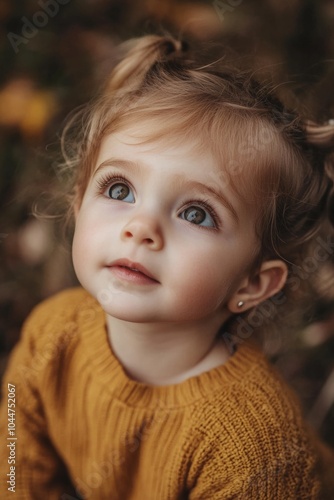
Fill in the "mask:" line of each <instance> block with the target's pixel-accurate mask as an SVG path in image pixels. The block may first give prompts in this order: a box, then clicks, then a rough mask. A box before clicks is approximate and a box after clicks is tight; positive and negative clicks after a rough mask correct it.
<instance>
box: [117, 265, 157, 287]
mask: <svg viewBox="0 0 334 500" xmlns="http://www.w3.org/2000/svg"><path fill="white" fill-rule="evenodd" d="M108 268H109V269H110V270H111V271H112V272H113V273H114V274H116V275H117V276H118V277H120V278H122V279H125V280H126V281H132V282H135V283H138V284H153V283H155V284H156V283H159V281H158V280H157V279H156V278H155V277H154V276H153V275H152V274H151V273H150V272H149V271H148V270H147V269H146V268H145V267H144V266H142V265H141V264H138V263H137V262H131V261H129V260H127V259H119V260H116V261H114V262H112V263H111V264H109V265H108Z"/></svg>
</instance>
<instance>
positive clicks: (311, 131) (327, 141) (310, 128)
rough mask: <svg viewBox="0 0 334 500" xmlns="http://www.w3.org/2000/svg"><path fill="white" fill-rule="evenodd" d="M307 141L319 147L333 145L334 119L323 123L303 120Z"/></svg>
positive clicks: (330, 146)
mask: <svg viewBox="0 0 334 500" xmlns="http://www.w3.org/2000/svg"><path fill="white" fill-rule="evenodd" d="M305 132H306V137H307V141H308V142H309V143H310V144H312V146H316V147H319V148H332V147H333V146H334V120H328V122H327V123H325V124H323V125H318V124H317V123H315V122H313V121H310V120H308V121H306V122H305Z"/></svg>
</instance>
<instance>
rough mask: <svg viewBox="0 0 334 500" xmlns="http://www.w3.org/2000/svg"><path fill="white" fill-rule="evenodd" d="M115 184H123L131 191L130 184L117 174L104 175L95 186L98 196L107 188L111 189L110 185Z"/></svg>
mask: <svg viewBox="0 0 334 500" xmlns="http://www.w3.org/2000/svg"><path fill="white" fill-rule="evenodd" d="M115 182H124V184H127V185H128V186H129V187H130V188H131V189H133V187H132V185H131V183H130V182H129V181H128V180H127V179H126V178H125V177H123V176H122V175H119V174H114V175H113V174H106V175H104V176H103V177H102V178H101V179H99V180H98V181H97V186H98V194H103V193H104V191H105V190H106V189H107V188H108V187H111V185H112V184H114V183H115Z"/></svg>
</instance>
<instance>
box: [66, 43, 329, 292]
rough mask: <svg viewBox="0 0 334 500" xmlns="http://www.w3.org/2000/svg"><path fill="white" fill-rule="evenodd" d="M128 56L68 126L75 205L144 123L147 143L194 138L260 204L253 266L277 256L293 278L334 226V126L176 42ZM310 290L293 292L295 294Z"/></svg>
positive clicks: (142, 47)
mask: <svg viewBox="0 0 334 500" xmlns="http://www.w3.org/2000/svg"><path fill="white" fill-rule="evenodd" d="M120 53H121V55H122V58H121V60H120V62H119V63H118V64H117V65H116V67H115V68H114V70H113V72H112V73H111V75H110V77H109V79H108V81H107V83H106V85H105V87H104V89H103V92H102V93H101V95H99V96H98V97H97V98H96V99H95V100H94V101H93V102H92V103H90V104H89V105H87V106H85V107H84V108H82V109H81V110H79V112H77V113H76V114H75V115H74V117H72V118H71V119H70V121H69V123H68V125H67V127H66V128H65V130H64V134H63V137H62V146H63V153H64V156H65V160H66V164H67V166H68V167H69V168H70V169H71V171H73V189H72V195H73V197H72V204H73V203H74V202H76V203H80V201H81V199H82V197H83V195H84V192H85V189H86V186H87V183H88V182H89V179H90V177H91V175H92V171H93V169H94V167H95V162H96V158H97V153H98V151H99V148H100V145H101V141H102V140H103V138H104V137H105V136H106V135H108V134H110V133H113V132H115V131H118V130H122V129H124V128H126V127H128V126H131V125H132V124H134V123H143V124H144V125H143V131H142V134H141V136H140V137H138V139H140V140H141V142H145V143H153V142H154V141H156V140H159V139H161V140H163V141H164V142H166V141H170V142H171V143H173V142H178V141H180V142H184V141H187V140H189V141H192V142H193V143H194V144H195V147H196V148H198V150H199V151H206V152H207V151H208V150H209V151H211V152H212V154H213V155H215V157H216V158H217V159H218V161H219V165H221V179H222V182H223V183H227V184H228V185H229V186H230V187H231V188H232V189H234V190H235V191H236V192H237V193H238V194H239V195H240V196H242V197H243V199H244V200H245V201H246V202H247V203H255V202H256V204H257V206H258V220H257V226H256V231H257V235H258V237H259V241H260V252H259V254H258V255H257V259H256V261H255V262H254V268H256V266H257V265H258V264H259V263H260V262H261V261H262V260H263V259H271V258H277V257H279V258H281V259H284V260H285V261H286V262H287V264H288V266H289V268H290V273H291V271H292V270H293V269H294V266H300V264H301V263H302V262H303V260H305V259H306V258H307V257H308V256H309V255H310V252H311V251H312V245H313V246H314V241H315V238H316V236H317V235H318V234H320V231H321V228H322V227H323V226H324V224H326V221H328V220H329V218H328V215H329V216H330V218H331V220H332V221H333V213H332V212H333V199H334V195H333V157H332V153H331V148H332V146H333V144H334V126H333V125H332V124H327V125H323V126H319V125H317V124H316V123H314V122H310V121H303V120H302V119H301V117H299V116H298V115H297V114H296V113H293V112H290V111H288V110H286V109H285V108H284V106H283V105H282V103H281V102H280V101H279V100H278V99H277V98H276V97H275V95H274V93H273V92H272V91H271V89H270V88H266V87H265V86H264V85H261V84H259V83H257V82H256V81H254V80H253V79H252V78H251V76H250V75H249V74H246V73H243V72H235V71H234V72H233V71H230V70H228V69H226V68H225V67H224V65H223V63H222V62H217V63H212V64H209V65H202V64H200V62H199V59H198V57H197V55H196V54H192V53H191V52H190V51H189V50H188V46H187V45H186V44H185V43H183V42H181V41H179V40H176V39H174V38H173V37H170V36H163V37H162V36H155V35H150V36H144V37H142V38H138V39H132V40H130V41H128V42H126V43H125V44H123V45H122V46H121V48H120ZM149 124H152V126H150V127H148V125H149ZM250 179H252V182H250ZM307 281H309V280H307ZM302 288H303V287H300V290H298V293H297V292H296V290H293V293H291V294H290V295H291V296H292V295H293V296H294V297H295V298H296V296H297V295H298V294H299V292H300V291H301V289H302ZM287 293H288V292H287Z"/></svg>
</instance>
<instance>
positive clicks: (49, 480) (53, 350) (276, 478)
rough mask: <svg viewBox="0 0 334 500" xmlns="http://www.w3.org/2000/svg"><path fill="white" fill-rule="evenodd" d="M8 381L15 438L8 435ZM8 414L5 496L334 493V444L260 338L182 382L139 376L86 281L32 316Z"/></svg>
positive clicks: (14, 363)
mask: <svg viewBox="0 0 334 500" xmlns="http://www.w3.org/2000/svg"><path fill="white" fill-rule="evenodd" d="M8 384H12V386H11V387H13V386H15V411H16V413H15V425H16V427H15V437H16V438H17V439H15V440H14V439H12V438H10V439H7V438H8V437H10V436H9V435H8V427H7V394H8ZM0 416H1V433H0V436H1V444H0V446H1V449H0V458H1V483H0V498H15V499H19V500H21V499H22V500H28V499H29V500H55V499H57V500H59V499H61V500H69V499H72V500H74V499H78V498H87V499H93V500H181V499H182V500H186V499H187V500H225V499H238V500H243V499H247V500H252V499H254V500H255V499H256V500H261V499H275V500H276V499H278V500H289V499H298V500H303V499H327V498H328V499H334V489H333V490H330V486H329V482H330V481H331V476H332V475H333V474H334V467H333V464H334V462H331V459H332V457H331V454H330V452H329V451H328V450H327V449H325V447H324V446H322V445H320V444H319V442H318V441H317V440H316V438H315V437H314V436H313V435H312V433H311V432H310V430H309V429H308V428H307V426H306V425H305V423H304V422H303V419H302V416H301V413H300V410H299V406H298V403H297V402H296V400H295V397H294V395H293V394H292V393H291V392H290V390H289V389H288V387H287V386H286V384H285V383H284V382H283V381H282V380H281V378H280V377H279V375H278V374H277V373H276V372H275V370H274V369H273V368H272V367H271V365H270V364H269V362H268V361H267V360H266V359H265V357H264V356H263V355H262V353H261V352H260V350H259V349H258V348H257V347H255V346H253V345H251V344H250V343H248V342H244V343H242V344H241V345H239V346H238V349H237V351H236V353H235V354H234V355H233V356H231V357H230V358H229V360H228V361H227V362H226V363H225V364H224V365H222V366H219V367H217V368H214V369H212V370H210V371H207V372H204V373H202V374H200V375H198V376H195V377H192V378H189V379H187V380H185V381H183V382H181V383H179V384H174V385H169V386H153V385H148V384H143V383H140V382H137V381H135V380H132V379H131V378H130V377H129V376H128V375H127V374H126V372H125V371H124V369H123V367H122V365H121V364H120V362H119V361H118V359H117V358H116V357H115V355H114V354H113V351H112V346H111V345H110V343H109V340H108V335H107V330H106V325H105V315H104V312H103V310H102V309H101V307H100V305H99V304H98V303H97V302H96V301H95V299H93V298H92V297H91V296H90V295H89V294H88V293H87V292H86V291H84V290H83V289H81V288H78V289H71V290H67V291H64V292H62V293H60V294H58V295H56V296H55V297H53V298H51V299H48V300H47V301H45V302H43V303H42V304H40V305H39V306H37V308H36V309H35V310H34V311H33V313H32V314H31V315H30V317H29V318H28V320H27V321H26V323H25V326H24V329H23V333H22V337H21V340H20V341H19V343H18V344H17V346H16V347H15V349H14V352H13V354H12V356H11V359H10V362H9V366H8V368H7V371H6V374H5V377H4V385H3V401H2V405H1V415H0ZM8 443H12V449H14V452H15V453H14V455H15V457H14V459H15V471H14V475H15V481H14V482H15V494H13V492H12V491H10V490H9V489H8V488H9V487H10V483H9V482H7V481H9V480H10V476H9V475H8V476H7V474H9V472H10V465H9V463H8V457H9V453H10V447H8V446H7V445H8ZM13 443H15V446H13ZM320 448H321V452H320ZM323 452H324V453H323ZM325 454H326V458H324V457H325ZM326 467H327V481H328V484H327V486H326V487H325V486H324V485H325V479H324V477H325V476H324V474H325V469H326ZM331 467H333V468H332V469H331ZM13 477H14V476H13V470H12V478H13ZM326 488H327V489H326Z"/></svg>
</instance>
